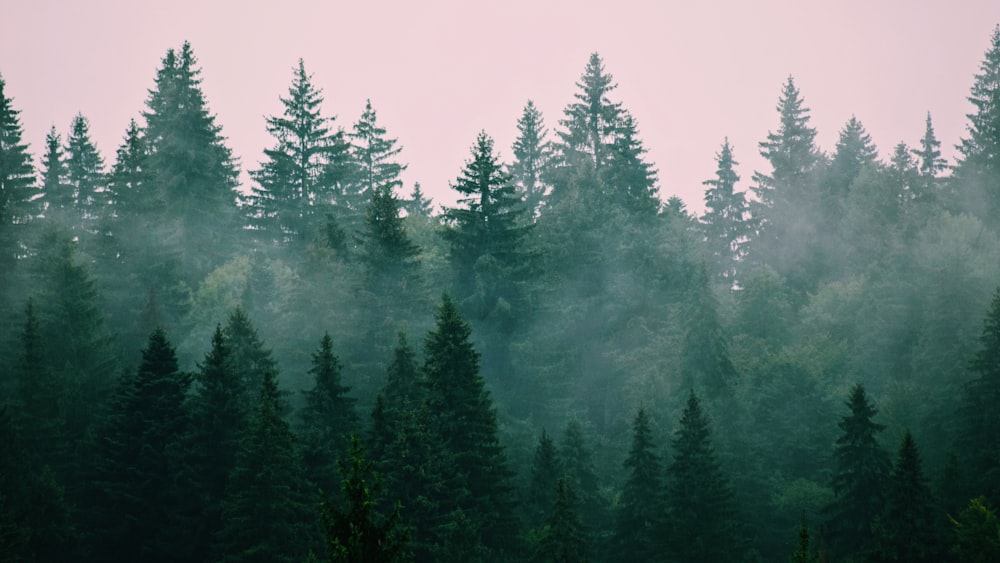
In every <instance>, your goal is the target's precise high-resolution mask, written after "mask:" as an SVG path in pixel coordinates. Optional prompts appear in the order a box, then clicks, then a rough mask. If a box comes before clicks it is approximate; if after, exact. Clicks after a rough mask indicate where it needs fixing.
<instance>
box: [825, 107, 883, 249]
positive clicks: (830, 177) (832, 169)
mask: <svg viewBox="0 0 1000 563" xmlns="http://www.w3.org/2000/svg"><path fill="white" fill-rule="evenodd" d="M877 159H878V149H877V148H876V147H875V144H874V143H873V142H872V138H871V135H869V134H868V132H867V131H865V127H864V125H862V124H861V121H860V120H858V118H856V117H855V116H853V115H852V116H851V119H849V120H848V121H847V124H845V125H844V128H843V129H841V130H840V138H839V139H838V140H837V150H836V151H835V152H834V153H833V159H832V161H831V162H830V166H829V168H828V169H827V170H826V173H825V174H824V176H823V180H822V182H821V187H820V189H821V194H820V201H819V204H820V213H821V220H822V221H823V232H824V233H826V234H827V235H831V234H832V235H834V236H837V235H839V234H840V230H841V221H842V220H843V216H844V212H845V209H844V202H845V201H846V200H847V194H848V192H849V191H850V189H851V184H852V183H853V182H854V180H855V179H856V178H857V177H858V176H859V175H860V174H861V171H862V170H864V169H865V168H866V167H870V166H873V165H874V164H875V162H876V160H877Z"/></svg>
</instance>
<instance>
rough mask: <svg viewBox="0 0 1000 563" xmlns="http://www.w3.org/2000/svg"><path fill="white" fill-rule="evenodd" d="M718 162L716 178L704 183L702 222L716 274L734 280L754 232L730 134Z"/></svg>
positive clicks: (716, 158)
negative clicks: (741, 187) (730, 142)
mask: <svg viewBox="0 0 1000 563" xmlns="http://www.w3.org/2000/svg"><path fill="white" fill-rule="evenodd" d="M715 161H716V165H717V167H718V168H717V169H716V171H715V178H714V179H712V180H705V181H704V182H702V183H703V184H704V185H706V186H708V188H707V189H706V190H705V214H704V215H702V216H701V225H702V230H703V232H704V233H705V239H706V241H707V242H708V250H709V252H710V253H711V256H712V258H713V259H714V262H715V271H716V273H717V274H718V275H719V277H721V278H722V279H723V280H725V281H727V282H729V283H734V281H735V280H736V277H737V270H738V269H739V267H740V263H741V261H742V260H743V257H744V256H745V255H746V244H747V240H748V237H749V236H750V234H751V232H750V225H749V223H748V217H747V215H748V207H747V201H746V196H745V194H744V193H743V192H737V191H736V183H737V182H739V181H740V177H739V175H737V174H736V166H737V164H739V163H738V162H736V160H734V159H733V147H732V146H731V145H730V144H729V138H728V137H727V138H726V139H725V141H724V142H723V143H722V148H721V149H720V150H719V152H718V154H716V155H715Z"/></svg>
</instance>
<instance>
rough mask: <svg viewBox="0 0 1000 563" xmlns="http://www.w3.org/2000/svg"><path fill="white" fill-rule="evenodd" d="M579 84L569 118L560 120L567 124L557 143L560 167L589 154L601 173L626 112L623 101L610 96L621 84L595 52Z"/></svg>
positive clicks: (596, 168)
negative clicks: (617, 82) (612, 99)
mask: <svg viewBox="0 0 1000 563" xmlns="http://www.w3.org/2000/svg"><path fill="white" fill-rule="evenodd" d="M576 86H577V88H579V91H578V92H577V93H575V94H573V97H574V98H576V101H575V102H573V103H571V104H570V105H568V106H567V107H566V109H565V110H564V112H563V113H564V114H565V118H564V119H561V120H560V121H559V124H560V125H562V126H563V127H564V130H563V131H560V132H559V139H560V142H559V144H558V145H557V150H558V152H559V155H558V159H559V166H560V167H562V166H572V165H574V164H575V162H574V161H575V160H577V159H578V158H580V157H586V160H589V161H590V163H591V164H592V165H593V169H594V170H595V171H596V172H597V173H598V175H599V174H600V173H601V172H602V170H603V169H604V168H605V167H606V166H607V163H608V159H609V153H610V152H611V150H610V147H611V145H612V144H613V143H614V136H615V128H616V127H617V126H618V122H619V118H620V117H621V113H622V107H621V104H620V103H617V102H612V101H611V100H610V99H609V98H608V94H610V93H611V92H612V91H613V90H615V89H616V88H617V87H618V85H617V84H615V82H614V77H613V76H611V75H610V74H608V73H607V71H605V69H604V61H603V60H602V59H601V56H600V55H599V54H597V53H591V55H590V59H589V60H588V61H587V66H586V68H585V69H584V71H583V75H582V76H581V77H580V81H579V82H577V83H576Z"/></svg>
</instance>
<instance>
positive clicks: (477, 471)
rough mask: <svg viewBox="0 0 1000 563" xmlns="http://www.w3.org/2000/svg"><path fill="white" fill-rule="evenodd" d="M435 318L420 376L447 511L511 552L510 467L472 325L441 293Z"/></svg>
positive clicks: (492, 546)
mask: <svg viewBox="0 0 1000 563" xmlns="http://www.w3.org/2000/svg"><path fill="white" fill-rule="evenodd" d="M436 321H437V322H436V326H435V328H434V330H433V331H431V332H430V333H429V334H428V335H427V338H426V339H425V341H424V358H425V359H424V367H423V376H424V379H425V381H426V385H427V405H428V408H429V410H430V415H431V416H432V417H433V418H432V420H433V424H434V431H435V434H436V435H437V437H438V438H439V439H440V440H441V443H442V445H443V448H444V451H443V452H442V453H443V455H444V456H446V458H447V459H448V460H449V462H450V466H449V467H447V468H446V470H447V471H448V475H447V476H446V481H447V482H448V483H449V486H450V487H453V488H452V490H451V491H449V494H450V495H451V497H452V499H451V502H452V503H453V505H452V506H453V509H452V510H449V511H447V512H449V513H451V514H453V515H455V516H456V517H457V516H458V515H459V514H461V515H464V516H463V518H468V519H469V521H470V523H471V524H472V525H473V526H474V527H475V529H476V530H478V531H479V534H480V538H481V541H482V543H483V545H484V546H485V547H486V548H488V549H489V550H490V553H492V554H493V555H495V556H500V555H501V554H508V555H511V554H512V553H513V552H512V550H513V549H514V548H515V546H516V541H515V538H516V533H517V529H516V522H515V519H514V514H513V508H514V502H513V492H512V489H511V478H512V476H513V473H512V472H511V471H510V469H508V467H507V460H506V455H505V454H504V448H503V446H502V445H501V444H500V440H499V438H498V436H497V433H498V428H497V415H496V410H495V409H494V407H493V401H492V399H491V398H490V394H489V392H488V391H487V390H486V388H485V382H484V381H483V378H482V376H481V375H480V374H479V353H478V352H476V350H475V349H474V348H473V346H472V342H471V341H470V336H471V334H472V327H471V326H469V324H468V323H467V322H466V321H465V320H464V319H462V317H461V316H460V315H459V313H458V309H457V307H456V306H455V304H454V303H453V302H452V301H451V299H450V298H449V297H448V296H447V295H445V296H444V297H443V299H442V302H441V306H440V308H438V310H437V313H436ZM456 522H457V521H453V522H452V524H455V523H456ZM446 531H447V530H446V529H444V530H442V532H446ZM446 543H450V542H446Z"/></svg>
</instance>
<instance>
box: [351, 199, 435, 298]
mask: <svg viewBox="0 0 1000 563" xmlns="http://www.w3.org/2000/svg"><path fill="white" fill-rule="evenodd" d="M359 243H360V244H359V254H360V255H359V259H360V260H361V263H362V264H363V265H364V267H365V284H364V286H365V290H366V292H368V293H370V294H371V296H372V298H373V300H374V301H375V302H376V303H379V304H383V305H386V301H390V300H391V301H395V302H396V303H397V307H396V308H399V305H401V304H402V302H404V301H406V300H407V299H406V297H407V296H408V293H409V291H412V290H414V289H416V288H415V287H414V286H416V285H417V283H416V280H415V279H414V278H415V276H416V273H417V272H416V264H417V256H418V255H419V253H420V249H419V248H418V247H417V245H415V244H414V243H413V242H412V241H411V240H410V237H409V235H408V234H407V232H406V227H405V226H404V225H403V218H402V217H400V215H399V201H398V200H397V199H396V196H394V195H393V194H392V191H391V190H390V189H389V188H387V187H377V188H376V189H375V190H374V191H373V192H372V197H371V202H370V203H369V204H368V210H367V212H366V214H365V222H364V225H363V227H362V230H361V232H360V236H359ZM410 295H412V294H410ZM379 309H381V310H384V309H385V307H384V306H383V307H379Z"/></svg>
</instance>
